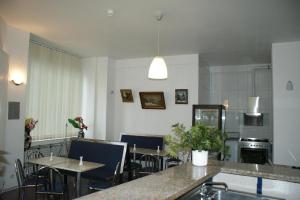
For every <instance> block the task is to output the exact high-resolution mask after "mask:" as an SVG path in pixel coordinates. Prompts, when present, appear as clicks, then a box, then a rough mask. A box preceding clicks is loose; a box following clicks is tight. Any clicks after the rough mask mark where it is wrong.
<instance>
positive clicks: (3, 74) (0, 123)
mask: <svg viewBox="0 0 300 200" xmlns="http://www.w3.org/2000/svg"><path fill="white" fill-rule="evenodd" d="M7 75H8V55H7V54H6V53H5V52H4V51H2V49H0V94H1V95H0V150H4V140H5V130H6V129H5V127H6V118H7V83H8V80H7ZM0 156H1V155H0ZM0 171H1V169H0ZM0 185H1V184H0Z"/></svg>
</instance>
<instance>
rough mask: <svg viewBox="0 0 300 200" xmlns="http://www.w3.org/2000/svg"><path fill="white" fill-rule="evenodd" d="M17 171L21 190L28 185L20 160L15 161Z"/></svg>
mask: <svg viewBox="0 0 300 200" xmlns="http://www.w3.org/2000/svg"><path fill="white" fill-rule="evenodd" d="M15 171H16V177H17V181H18V186H19V188H20V187H22V186H25V185H26V182H25V173H24V169H23V166H22V163H21V161H20V159H17V160H16V161H15Z"/></svg>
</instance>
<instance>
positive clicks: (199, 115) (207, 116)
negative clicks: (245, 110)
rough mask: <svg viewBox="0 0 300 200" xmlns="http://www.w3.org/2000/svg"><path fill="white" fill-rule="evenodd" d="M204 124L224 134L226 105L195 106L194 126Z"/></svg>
mask: <svg viewBox="0 0 300 200" xmlns="http://www.w3.org/2000/svg"><path fill="white" fill-rule="evenodd" d="M197 123H202V124H204V125H206V126H209V127H214V128H218V129H220V130H222V132H224V127H225V106H224V105H193V125H195V124H197Z"/></svg>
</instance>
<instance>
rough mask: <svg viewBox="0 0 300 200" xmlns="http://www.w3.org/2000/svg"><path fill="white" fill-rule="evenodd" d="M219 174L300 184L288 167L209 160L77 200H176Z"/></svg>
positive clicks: (298, 172)
mask: <svg viewBox="0 0 300 200" xmlns="http://www.w3.org/2000/svg"><path fill="white" fill-rule="evenodd" d="M220 172H223V173H230V174H236V175H245V176H255V177H263V178H268V179H275V180H282V181H289V182H294V183H300V170H298V169H292V168H290V167H285V166H275V165H274V166H264V165H256V164H244V163H231V162H219V161H209V163H208V165H207V166H205V167H195V166H193V165H192V164H191V163H186V164H183V165H181V166H177V167H173V168H170V169H167V170H165V171H161V172H158V173H155V174H153V175H150V176H146V177H143V178H139V179H136V180H134V181H130V182H127V183H124V184H121V185H118V186H115V187H112V188H110V189H107V190H104V191H100V192H95V193H93V194H89V195H87V196H83V197H81V198H79V199H80V200H96V199H101V200H107V199H110V200H112V199H115V200H135V199H136V200H140V199H147V200H159V199H161V200H170V199H176V198H178V197H180V196H181V195H183V194H185V193H187V192H188V191H190V190H192V189H194V188H195V187H197V186H199V185H200V184H201V183H203V182H205V181H206V180H207V179H209V178H211V177H213V176H215V175H217V174H218V173H220Z"/></svg>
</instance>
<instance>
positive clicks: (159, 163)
mask: <svg viewBox="0 0 300 200" xmlns="http://www.w3.org/2000/svg"><path fill="white" fill-rule="evenodd" d="M157 159H158V171H160V170H161V160H160V157H159V154H158V155H157Z"/></svg>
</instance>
